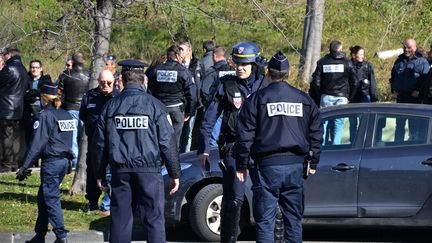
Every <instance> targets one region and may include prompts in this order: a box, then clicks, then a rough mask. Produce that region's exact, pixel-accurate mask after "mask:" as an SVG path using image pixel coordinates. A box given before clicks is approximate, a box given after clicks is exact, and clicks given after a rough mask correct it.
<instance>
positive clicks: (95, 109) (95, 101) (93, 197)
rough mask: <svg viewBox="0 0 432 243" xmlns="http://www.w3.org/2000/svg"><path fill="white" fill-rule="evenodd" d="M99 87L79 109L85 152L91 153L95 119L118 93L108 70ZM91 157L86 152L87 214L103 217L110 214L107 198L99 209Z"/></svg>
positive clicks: (91, 91)
mask: <svg viewBox="0 0 432 243" xmlns="http://www.w3.org/2000/svg"><path fill="white" fill-rule="evenodd" d="M98 83H99V86H98V87H96V88H94V89H92V90H89V91H88V92H87V93H86V94H85V95H84V97H83V99H82V103H81V109H80V119H81V120H82V121H83V122H84V127H85V133H86V134H87V136H88V146H87V151H91V148H90V145H91V141H92V139H93V135H94V131H95V130H96V125H97V119H98V116H99V114H100V112H101V110H102V107H103V106H104V105H105V103H106V102H107V101H108V100H110V99H111V98H112V97H114V96H115V95H117V93H118V91H117V90H116V89H113V88H114V75H113V74H112V72H111V71H109V70H103V71H102V72H100V74H99V78H98ZM90 157H91V156H89V155H88V152H87V160H86V163H87V184H86V198H87V200H88V202H89V212H98V209H100V212H101V213H102V214H103V215H109V214H110V208H109V202H110V201H109V196H108V195H105V196H104V198H103V199H102V203H101V205H100V207H99V205H98V202H99V197H100V195H101V190H100V189H99V187H98V186H97V183H96V177H95V171H94V168H93V163H92V162H91V159H90ZM110 178H111V177H110V173H109V172H108V173H107V179H110Z"/></svg>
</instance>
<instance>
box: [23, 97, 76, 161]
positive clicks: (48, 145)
mask: <svg viewBox="0 0 432 243" xmlns="http://www.w3.org/2000/svg"><path fill="white" fill-rule="evenodd" d="M75 130H77V127H76V123H75V121H74V120H73V119H72V116H71V115H70V114H69V113H68V112H67V111H65V110H63V109H61V108H60V109H56V108H55V107H54V106H53V104H52V103H50V104H48V105H47V106H46V107H45V108H44V109H43V110H42V111H41V112H40V114H39V119H38V120H37V121H35V123H34V125H33V137H32V141H31V143H30V148H29V149H28V151H27V154H26V158H25V160H24V163H23V165H22V168H25V169H27V168H29V167H30V166H32V165H33V163H34V162H35V161H36V160H37V159H39V158H42V162H44V161H50V160H56V159H63V158H67V159H72V158H73V154H72V151H71V147H72V136H73V131H75Z"/></svg>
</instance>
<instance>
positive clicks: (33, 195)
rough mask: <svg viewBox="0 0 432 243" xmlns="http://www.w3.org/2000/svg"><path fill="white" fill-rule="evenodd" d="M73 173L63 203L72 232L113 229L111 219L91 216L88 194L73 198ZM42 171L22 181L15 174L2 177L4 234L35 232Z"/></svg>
mask: <svg viewBox="0 0 432 243" xmlns="http://www.w3.org/2000/svg"><path fill="white" fill-rule="evenodd" d="M72 179H73V173H72V174H70V175H67V176H66V177H65V179H64V180H63V183H62V184H61V203H62V209H63V215H64V220H65V226H66V228H67V229H68V230H71V231H83V230H89V229H92V230H99V231H103V230H105V229H108V227H109V217H103V216H101V215H95V214H88V213H87V212H86V210H87V200H86V199H85V197H84V195H74V196H70V195H69V193H68V189H69V188H70V186H71V184H72ZM39 184H40V176H39V172H34V173H32V175H31V176H30V177H29V178H28V179H27V180H25V181H23V182H19V181H17V180H16V179H15V174H14V173H2V174H0V232H30V231H33V229H34V225H35V223H36V218H37V211H38V209H37V192H38V188H39Z"/></svg>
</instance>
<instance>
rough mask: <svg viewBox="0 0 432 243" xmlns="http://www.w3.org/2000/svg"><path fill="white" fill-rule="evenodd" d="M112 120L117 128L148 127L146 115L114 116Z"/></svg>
mask: <svg viewBox="0 0 432 243" xmlns="http://www.w3.org/2000/svg"><path fill="white" fill-rule="evenodd" d="M114 122H115V125H116V128H117V129H121V130H129V129H148V116H116V117H114Z"/></svg>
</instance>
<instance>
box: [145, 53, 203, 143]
mask: <svg viewBox="0 0 432 243" xmlns="http://www.w3.org/2000/svg"><path fill="white" fill-rule="evenodd" d="M182 60H183V59H182V57H181V53H180V49H179V47H178V46H177V45H172V46H171V47H169V48H168V50H167V61H166V62H165V63H162V64H160V65H158V66H157V67H156V68H155V69H153V70H152V71H151V72H150V73H149V77H148V79H149V90H150V92H151V94H152V95H153V96H154V97H156V98H157V99H159V100H160V101H162V103H164V104H165V105H166V107H167V108H168V112H169V114H170V116H171V120H172V124H173V127H174V131H175V135H176V139H177V140H176V142H177V147H179V143H180V136H181V132H182V129H183V124H184V122H185V121H187V120H189V118H190V116H191V115H193V114H195V108H196V102H197V96H196V93H197V91H196V85H195V84H194V81H193V78H192V74H191V73H190V71H189V70H187V69H186V67H184V66H183V65H182V63H183V61H182Z"/></svg>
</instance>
